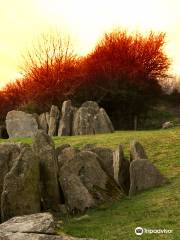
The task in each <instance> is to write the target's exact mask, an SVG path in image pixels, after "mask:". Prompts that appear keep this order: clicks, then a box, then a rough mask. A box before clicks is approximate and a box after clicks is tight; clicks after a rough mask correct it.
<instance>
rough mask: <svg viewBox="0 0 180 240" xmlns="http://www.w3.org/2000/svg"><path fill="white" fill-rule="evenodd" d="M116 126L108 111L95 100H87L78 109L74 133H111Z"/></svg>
mask: <svg viewBox="0 0 180 240" xmlns="http://www.w3.org/2000/svg"><path fill="white" fill-rule="evenodd" d="M113 131H114V128H113V125H112V123H111V120H110V119H109V117H108V115H107V113H106V112H105V110H104V109H103V108H99V106H98V104H97V103H96V102H93V101H87V102H85V103H83V104H82V106H81V107H80V108H79V109H78V110H77V111H76V113H75V115H74V120H73V131H72V133H73V135H86V134H87V135H88V134H96V133H110V132H113Z"/></svg>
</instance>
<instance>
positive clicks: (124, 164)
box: [113, 145, 130, 195]
mask: <svg viewBox="0 0 180 240" xmlns="http://www.w3.org/2000/svg"><path fill="white" fill-rule="evenodd" d="M129 165H130V163H129V161H128V160H126V159H125V157H124V151H123V147H122V145H119V146H118V147H117V149H116V150H115V151H114V152H113V169H114V179H115V181H116V182H117V183H118V185H119V186H120V187H121V189H122V190H123V191H124V192H125V193H126V194H127V195H128V193H129V187H130V175H129Z"/></svg>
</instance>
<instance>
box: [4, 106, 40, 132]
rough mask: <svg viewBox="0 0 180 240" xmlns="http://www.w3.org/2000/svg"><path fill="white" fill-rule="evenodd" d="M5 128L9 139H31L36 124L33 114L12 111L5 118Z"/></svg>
mask: <svg viewBox="0 0 180 240" xmlns="http://www.w3.org/2000/svg"><path fill="white" fill-rule="evenodd" d="M6 128H7V132H8V135H9V137H32V136H33V135H34V134H35V132H36V131H37V129H38V123H37V121H36V118H35V116H34V115H33V114H29V113H25V112H22V111H15V110H13V111H10V112H8V114H7V116H6Z"/></svg>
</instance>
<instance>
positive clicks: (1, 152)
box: [0, 142, 20, 215]
mask: <svg viewBox="0 0 180 240" xmlns="http://www.w3.org/2000/svg"><path fill="white" fill-rule="evenodd" d="M19 154H20V147H19V146H18V144H15V143H8V142H7V143H1V144H0V196H1V194H2V192H3V185H4V178H5V176H6V174H7V173H8V172H9V171H10V169H11V167H12V165H13V162H14V161H15V159H16V158H17V157H18V155H19ZM0 206H1V197H0ZM0 215H1V210H0Z"/></svg>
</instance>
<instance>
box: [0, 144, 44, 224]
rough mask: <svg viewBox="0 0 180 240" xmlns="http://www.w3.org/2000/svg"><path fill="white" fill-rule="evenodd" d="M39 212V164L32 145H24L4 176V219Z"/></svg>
mask: <svg viewBox="0 0 180 240" xmlns="http://www.w3.org/2000/svg"><path fill="white" fill-rule="evenodd" d="M37 212H40V193H39V165H38V161H37V159H36V157H35V155H34V153H33V151H32V149H31V147H30V146H28V145H24V147H23V148H22V149H21V152H20V154H19V156H18V157H17V159H16V160H15V161H14V163H13V166H12V168H11V170H10V171H9V172H8V173H7V174H6V176H5V178H4V185H3V193H2V196H1V216H2V221H5V220H7V219H9V218H11V217H14V216H18V215H19V216H20V215H24V214H32V213H37Z"/></svg>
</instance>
